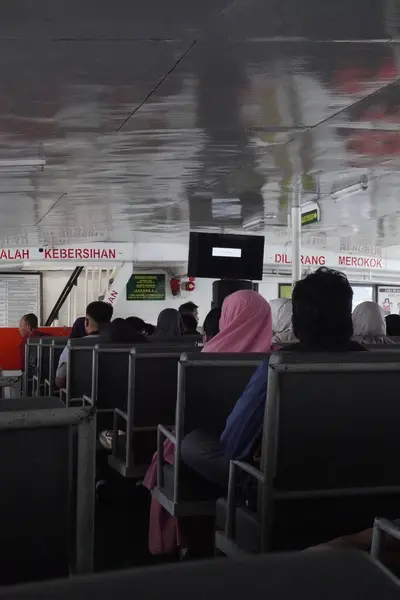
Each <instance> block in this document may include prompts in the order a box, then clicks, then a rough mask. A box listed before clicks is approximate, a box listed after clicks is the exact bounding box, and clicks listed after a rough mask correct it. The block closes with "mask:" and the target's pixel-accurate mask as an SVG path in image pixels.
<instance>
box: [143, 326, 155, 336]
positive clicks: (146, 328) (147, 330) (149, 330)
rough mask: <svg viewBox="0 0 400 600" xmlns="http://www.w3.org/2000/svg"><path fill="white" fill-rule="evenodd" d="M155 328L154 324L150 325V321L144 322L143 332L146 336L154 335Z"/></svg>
mask: <svg viewBox="0 0 400 600" xmlns="http://www.w3.org/2000/svg"><path fill="white" fill-rule="evenodd" d="M155 330H156V327H155V325H152V324H151V323H145V324H144V334H145V335H147V336H148V337H150V336H151V335H154V333H155Z"/></svg>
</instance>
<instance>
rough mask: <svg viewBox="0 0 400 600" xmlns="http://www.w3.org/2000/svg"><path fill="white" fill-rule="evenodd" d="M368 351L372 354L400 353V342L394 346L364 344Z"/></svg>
mask: <svg viewBox="0 0 400 600" xmlns="http://www.w3.org/2000/svg"><path fill="white" fill-rule="evenodd" d="M364 347H365V348H366V349H367V350H370V351H372V352H375V351H381V350H384V351H385V352H398V351H399V350H400V344H399V343H398V342H396V343H394V344H364Z"/></svg>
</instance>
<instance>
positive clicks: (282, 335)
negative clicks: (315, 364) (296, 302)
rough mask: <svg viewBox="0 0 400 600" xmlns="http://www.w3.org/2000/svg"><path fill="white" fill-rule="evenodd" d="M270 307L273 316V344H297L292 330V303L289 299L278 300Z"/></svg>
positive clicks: (271, 303)
mask: <svg viewBox="0 0 400 600" xmlns="http://www.w3.org/2000/svg"><path fill="white" fill-rule="evenodd" d="M269 305H270V307H271V315H272V343H273V344H287V343H288V342H295V341H296V338H295V337H294V335H293V329H292V301H291V300H289V299H288V298H276V300H271V302H270V303H269Z"/></svg>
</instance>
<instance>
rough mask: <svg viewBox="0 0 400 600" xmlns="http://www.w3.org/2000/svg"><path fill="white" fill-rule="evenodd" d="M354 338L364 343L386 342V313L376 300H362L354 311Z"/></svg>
mask: <svg viewBox="0 0 400 600" xmlns="http://www.w3.org/2000/svg"><path fill="white" fill-rule="evenodd" d="M353 333H354V339H356V340H357V341H360V342H363V343H364V344H375V343H377V344H379V343H381V344H382V343H384V341H385V338H386V321H385V313H384V312H383V309H382V307H381V306H379V304H377V303H376V302H361V304H359V305H358V306H356V308H355V309H354V311H353Z"/></svg>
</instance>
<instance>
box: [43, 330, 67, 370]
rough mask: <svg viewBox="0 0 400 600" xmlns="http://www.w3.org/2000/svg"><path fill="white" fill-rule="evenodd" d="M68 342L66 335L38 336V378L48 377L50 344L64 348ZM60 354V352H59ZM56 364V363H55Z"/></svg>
mask: <svg viewBox="0 0 400 600" xmlns="http://www.w3.org/2000/svg"><path fill="white" fill-rule="evenodd" d="M67 342H68V338H67V337H50V336H48V337H42V338H40V344H39V356H40V373H38V375H40V380H41V381H42V380H44V379H48V377H49V373H50V354H51V352H52V350H51V348H52V346H54V345H56V344H57V346H58V347H62V348H64V347H65V346H66V344H67ZM60 354H61V353H60ZM57 364H58V363H57Z"/></svg>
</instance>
